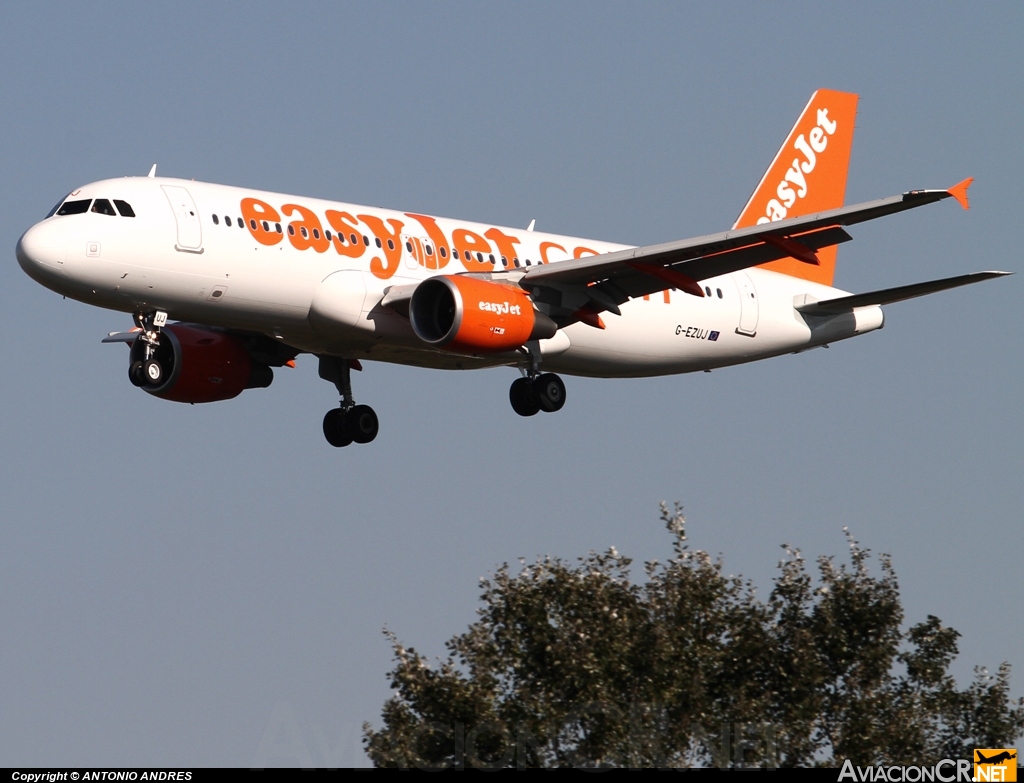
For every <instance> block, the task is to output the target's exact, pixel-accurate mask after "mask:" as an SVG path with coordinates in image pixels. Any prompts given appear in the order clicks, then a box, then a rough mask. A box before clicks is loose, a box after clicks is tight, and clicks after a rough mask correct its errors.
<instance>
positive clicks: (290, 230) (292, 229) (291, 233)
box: [288, 226, 295, 237]
mask: <svg viewBox="0 0 1024 783" xmlns="http://www.w3.org/2000/svg"><path fill="white" fill-rule="evenodd" d="M288 236H290V237H293V236H295V226H288Z"/></svg>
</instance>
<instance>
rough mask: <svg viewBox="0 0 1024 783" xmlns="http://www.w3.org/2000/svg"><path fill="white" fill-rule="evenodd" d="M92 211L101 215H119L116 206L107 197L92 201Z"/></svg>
mask: <svg viewBox="0 0 1024 783" xmlns="http://www.w3.org/2000/svg"><path fill="white" fill-rule="evenodd" d="M92 211H93V212H96V213H98V214H100V215H113V216H114V217H117V213H116V212H115V211H114V207H113V206H111V204H110V202H109V201H107V199H105V198H98V199H96V200H95V201H94V202H93V203H92Z"/></svg>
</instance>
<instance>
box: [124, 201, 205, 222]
mask: <svg viewBox="0 0 1024 783" xmlns="http://www.w3.org/2000/svg"><path fill="white" fill-rule="evenodd" d="M114 206H115V207H117V211H118V212H120V213H121V217H135V210H134V209H132V205H131V204H129V203H128V202H127V201H121V199H119V198H115V199H114ZM213 222H214V223H216V222H217V216H216V215H214V216H213Z"/></svg>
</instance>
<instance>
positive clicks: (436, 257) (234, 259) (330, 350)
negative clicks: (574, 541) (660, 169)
mask: <svg viewBox="0 0 1024 783" xmlns="http://www.w3.org/2000/svg"><path fill="white" fill-rule="evenodd" d="M100 198H102V199H108V200H111V201H112V200H114V199H117V200H122V201H125V202H128V203H129V204H130V205H131V207H132V210H133V211H134V213H135V217H122V216H120V215H111V214H98V213H94V212H85V213H82V214H71V215H63V216H61V215H55V216H52V217H49V218H47V219H45V220H43V221H42V222H40V223H38V224H36V225H35V226H33V227H32V228H30V229H29V230H28V231H27V232H26V233H25V235H24V236H23V237H22V239H21V240H20V242H19V245H18V260H19V262H20V263H21V265H22V267H23V268H24V269H25V271H26V272H27V273H28V274H29V275H31V276H32V277H33V278H34V279H35V280H37V281H38V282H40V283H42V284H43V285H45V286H47V287H48V288H51V289H52V290H54V291H56V292H58V293H60V294H63V295H66V296H69V297H72V298H74V299H78V300H81V301H83V302H87V303H89V304H94V305H97V306H100V307H105V308H109V309H112V310H120V311H124V312H147V311H155V310H162V311H165V312H167V313H168V314H169V315H170V317H171V318H172V319H175V320H181V321H190V322H196V323H201V324H208V325H211V326H220V327H225V328H229V329H245V330H252V331H257V332H261V333H264V334H266V335H269V336H271V337H274V338H276V339H278V340H281V341H282V342H284V343H287V344H288V345H291V346H294V347H295V348H298V349H301V350H303V351H308V352H311V353H315V354H327V355H335V356H345V357H350V358H365V359H371V360H381V361H391V362H398V363H403V364H411V365H417V366H425V367H438V368H453V369H454V368H463V367H465V368H469V367H480V366H487V365H499V364H514V363H515V362H516V361H517V359H516V356H515V355H511V354H501V355H490V356H476V357H474V356H466V355H457V354H452V353H449V352H445V351H442V350H436V349H433V348H431V347H429V346H427V345H425V344H424V343H423V342H421V341H420V340H419V339H418V338H417V337H416V335H415V334H414V333H413V331H412V329H411V327H410V324H409V321H408V319H407V318H405V317H403V316H402V315H401V314H399V313H398V312H395V311H394V310H392V309H391V308H389V307H386V306H382V305H381V300H382V299H383V298H384V296H385V294H386V293H387V291H388V289H389V288H390V287H392V286H408V285H411V284H416V283H418V282H420V281H422V280H424V279H426V278H427V277H430V276H432V275H438V274H459V273H463V272H467V271H470V272H487V271H495V272H503V271H506V270H514V269H515V268H516V266H519V267H520V268H525V267H526V266H527V265H530V266H532V265H536V264H538V263H555V264H557V263H558V262H559V261H560V260H564V259H568V258H574V257H582V256H586V255H597V254H601V253H606V252H610V251H615V250H621V249H624V248H625V247H627V246H625V245H618V244H612V243H609V242H602V241H598V240H590V239H580V238H576V237H567V236H559V235H555V234H544V233H540V232H533V231H527V230H523V229H512V228H508V227H499V226H490V225H484V224H477V223H470V222H467V221H459V220H450V219H445V218H431V217H429V216H425V215H417V214H416V213H403V212H393V211H390V210H384V209H378V208H373V207H363V206H357V205H353V204H343V203H337V202H330V201H324V200H320V199H313V198H305V197H298V196H288V195H284V194H277V193H268V192H263V191H254V190H249V189H245V188H236V187H229V186H224V185H215V184H209V183H203V182H194V181H186V180H176V179H167V178H155V177H126V178H123V179H111V180H104V181H101V182H95V183H92V184H90V185H87V186H85V187H82V188H80V189H79V190H78V191H76V192H75V193H73V194H72V195H71V196H69V199H82V200H84V199H100ZM254 205H255V206H254ZM268 207H269V211H268ZM243 213H244V214H243ZM215 216H216V222H215V221H214V217H215ZM258 216H259V217H261V218H266V217H267V216H269V217H270V219H269V220H266V224H265V225H266V227H265V228H264V220H263V219H257V217H258ZM275 218H276V219H275ZM243 220H244V222H243ZM253 226H256V228H255V229H254V228H253ZM278 227H279V228H278ZM303 232H305V236H303ZM328 232H329V233H328ZM339 234H343V235H344V236H345V240H344V242H340V241H339V239H338V235H339ZM353 238H354V239H355V242H354V243H353V241H352V239H353ZM389 241H390V243H391V244H390V245H389ZM445 243H446V246H445ZM442 248H443V257H442ZM410 249H411V250H410ZM455 252H458V256H459V257H458V258H457V259H456V258H455V257H454V255H455ZM467 253H469V254H470V255H469V258H468V259H467V258H466V255H467ZM503 260H504V264H503ZM701 286H702V287H704V288H705V290H706V291H708V292H709V293H710V295H709V296H705V297H704V298H699V297H695V296H691V295H689V294H686V293H683V292H681V291H677V290H669V291H664V292H662V293H657V294H652V295H651V296H650V297H649V298H640V299H634V300H632V301H629V302H627V303H625V304H624V305H622V307H621V310H622V314H621V316H616V315H612V314H610V313H603V314H602V318H603V321H604V324H605V326H606V328H605V329H598V328H594V327H592V326H589V325H586V324H584V323H575V324H573V325H571V326H568V327H566V328H565V329H563V330H562V331H560V332H559V333H558V334H556V335H555V337H553V338H551V339H549V340H543V341H542V342H541V351H542V355H543V366H544V369H545V370H549V371H554V372H562V373H566V374H570V375H586V376H598V377H636V376H650V375H665V374H672V373H683V372H692V371H695V370H704V369H710V368H714V367H720V366H725V365H730V364H738V363H742V362H748V361H753V360H756V359H762V358H766V357H769V356H775V355H779V354H783V353H789V352H793V351H799V350H804V349H806V348H810V347H814V346H818V345H822V344H825V343H828V342H833V341H835V340H840V339H844V338H847V337H853V336H855V335H858V334H861V333H863V332H867V331H871V330H873V329H877V328H879V327H880V326H881V325H882V321H883V319H882V312H881V309H880V308H879V307H876V306H871V307H864V308H858V309H856V310H854V311H853V312H852V313H846V314H843V315H836V316H830V317H811V316H805V315H801V314H800V313H799V312H797V310H796V309H795V308H794V305H800V304H803V303H804V302H805V301H813V300H824V299H831V298H834V297H837V296H842V295H844V294H845V292H843V291H839V290H837V289H834V288H830V287H827V286H823V285H820V284H817V283H813V282H810V281H807V280H803V279H800V278H796V277H790V276H788V275H783V274H779V273H776V272H771V271H768V270H765V269H760V268H751V269H748V270H746V271H741V272H736V273H733V274H729V275H723V276H721V277H717V278H712V279H708V280H703V281H701Z"/></svg>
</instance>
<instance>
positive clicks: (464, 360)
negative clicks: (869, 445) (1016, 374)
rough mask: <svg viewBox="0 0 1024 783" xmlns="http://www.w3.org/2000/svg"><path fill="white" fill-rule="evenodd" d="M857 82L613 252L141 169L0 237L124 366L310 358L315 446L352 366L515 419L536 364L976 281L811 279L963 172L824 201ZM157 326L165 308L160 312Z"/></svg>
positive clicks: (795, 336) (358, 422) (761, 343)
mask: <svg viewBox="0 0 1024 783" xmlns="http://www.w3.org/2000/svg"><path fill="white" fill-rule="evenodd" d="M856 106H857V96H856V95H853V94H850V93H842V92H835V91H832V90H819V91H818V92H816V93H815V94H814V95H813V96H812V97H811V101H810V103H808V105H807V107H806V108H805V109H804V111H803V113H802V114H801V115H800V119H799V120H797V123H796V125H795V126H794V127H793V130H792V131H791V132H790V134H789V136H788V138H787V139H786V141H785V143H784V144H783V145H782V148H781V149H780V150H779V153H778V155H776V157H775V160H774V161H773V162H772V164H771V166H769V167H768V171H767V172H766V173H765V175H764V177H763V178H762V180H761V182H760V184H759V185H758V186H757V189H756V190H755V191H754V194H753V196H751V198H750V201H748V202H747V205H746V206H745V207H744V209H743V211H742V212H741V213H740V216H739V219H738V220H737V221H736V223H735V225H733V227H732V228H731V229H730V230H728V231H723V232H722V233H719V234H711V235H708V236H702V237H697V238H695V239H684V240H679V241H676V242H666V243H664V244H659V245H649V246H646V247H628V246H625V245H618V244H613V243H610V242H604V241H598V240H593V239H579V238H576V237H568V236H559V235H556V234H545V233H542V232H539V231H534V230H533V224H532V223H531V224H530V227H529V228H527V229H525V230H523V229H515V228H507V227H499V226H491V225H487V224H477V223H470V222H467V221H462V220H450V219H446V218H439V217H432V216H430V215H422V214H418V213H413V212H392V211H389V210H384V209H377V208H373V207H362V206H356V205H353V204H343V203H336V202H332V201H323V200H320V199H313V198H305V197H299V196H288V195H283V194H278V193H267V192H262V191H256V190H251V189H249V188H236V187H228V186H225V185H213V184H208V183H204V182H195V181H191V180H180V179H167V178H163V177H157V176H155V173H156V167H155V166H154V167H153V170H151V171H150V173H149V176H148V177H134V178H133V177H127V178H123V179H109V180H103V181H101V182H94V183H92V184H90V185H85V186H83V187H81V188H77V189H76V190H74V191H72V192H71V193H70V194H69V195H68V196H67V197H66V198H64V199H62V200H61V201H60V203H59V204H57V206H55V207H54V208H53V209H52V210H51V211H50V214H49V215H47V216H46V219H44V220H43V221H42V222H40V223H37V224H36V225H35V226H33V227H32V228H30V229H29V230H28V231H26V232H25V234H24V236H22V237H21V239H20V241H19V242H18V247H17V256H18V262H19V263H20V264H21V267H22V268H23V269H24V270H25V271H26V272H27V273H28V274H29V275H30V276H31V277H32V278H34V279H35V280H37V281H38V282H40V283H42V284H43V285H45V286H47V287H48V288H51V289H52V290H54V291H56V292H57V293H60V294H63V295H65V296H70V297H72V298H74V299H78V300H81V301H83V302H87V303H89V304H94V305H97V306H99V307H106V308H109V309H111V310H120V311H123V312H126V313H132V314H133V316H134V319H135V328H134V329H133V330H132V331H129V332H120V333H116V332H115V333H111V334H110V335H109V336H108V337H107V338H106V341H107V342H125V343H128V344H129V345H130V346H131V350H130V357H129V371H128V376H129V378H130V380H131V382H132V383H133V384H135V385H136V386H139V387H141V388H142V389H143V390H145V391H147V392H149V393H150V394H153V395H155V396H157V397H162V398H164V399H168V400H174V401H177V402H191V403H195V402H214V401H216V400H227V399H230V398H232V397H235V396H236V395H238V394H239V393H241V392H242V390H243V389H251V388H257V387H265V386H268V385H269V384H270V382H271V380H272V379H273V370H272V368H275V367H283V366H294V362H295V357H296V356H297V355H298V354H300V353H310V354H313V355H315V356H317V357H318V358H319V369H320V377H321V378H324V379H325V380H328V381H330V382H332V383H334V384H335V386H336V387H337V389H338V392H339V394H340V396H341V403H340V405H339V407H337V408H335V409H333V410H331V411H329V412H328V413H327V415H326V416H325V417H324V421H323V430H324V435H325V436H326V437H327V440H328V441H329V442H330V443H331V444H332V445H334V446H345V445H348V444H349V443H352V442H353V441H355V442H357V443H367V442H369V441H371V440H373V439H374V437H375V436H376V435H377V428H378V424H377V416H376V414H375V413H374V412H373V409H372V408H370V407H368V406H366V405H356V404H355V401H354V399H353V396H352V386H351V381H350V371H351V370H353V369H355V370H359V369H361V364H360V362H361V361H362V360H377V361H386V362H396V363H399V364H409V365H414V366H418V367H435V368H444V369H471V368H477V367H493V366H499V365H503V366H509V367H516V368H518V370H519V373H520V377H519V378H517V379H516V380H515V381H514V382H513V383H512V387H511V390H510V392H509V396H510V398H511V402H512V407H513V409H514V410H515V411H516V413H518V414H520V415H522V416H532V415H534V414H536V413H537V412H538V411H546V412H552V411H557V410H559V409H560V408H561V407H562V405H563V404H564V403H565V385H564V384H563V382H562V380H561V379H560V378H559V376H558V375H557V374H556V373H564V374H566V375H585V376H593V377H605V378H608V377H638V376H652V375H666V374H672V373H684V372H694V371H696V370H710V369H712V368H715V367H724V366H727V365H731V364H740V363H743V362H750V361H754V360H756V359H764V358H767V357H769V356H778V355H780V354H786V353H792V352H795V351H802V350H805V349H808V348H813V347H816V346H820V345H825V344H827V343H831V342H835V341H836V340H844V339H846V338H848V337H854V336H856V335H860V334H864V333H865V332H870V331H872V330H874V329H878V328H880V327H881V326H882V323H883V316H882V310H881V308H880V305H883V304H887V303H890V302H897V301H899V300H902V299H908V298H910V297H915V296H921V295H923V294H930V293H933V292H935V291H941V290H943V289H946V288H953V287H955V286H960V285H965V284H968V283H974V282H978V281H980V280H986V279H988V278H992V277H997V276H999V275H1003V274H1008V273H1005V272H977V273H974V274H968V275H962V276H959V277H953V278H948V279H944V280H933V281H931V282H926V283H918V284H915V285H906V286H901V287H898V288H886V289H882V290H879V291H873V292H871V293H865V294H855V295H851V294H849V293H848V292H846V291H842V290H839V289H836V288H833V287H832V278H833V272H834V269H835V261H836V246H837V245H838V244H840V243H842V242H846V241H847V240H849V239H850V238H851V237H850V235H849V234H848V233H847V231H846V229H847V227H849V226H851V225H853V224H855V223H860V222H862V221H865V220H873V219H874V218H878V217H882V216H883V215H889V214H892V213H894V212H901V211H903V210H905V209H911V208H913V207H919V206H923V205H925V204H931V203H932V202H935V201H940V200H942V199H945V198H947V197H953V198H954V199H955V200H956V201H958V202H959V203H960V204H961V206H963V207H964V208H965V209H966V208H967V187H968V185H969V184H970V182H971V180H969V179H967V180H964V181H963V182H961V183H960V184H958V185H955V186H953V187H951V188H949V189H948V190H912V191H909V192H907V193H904V194H902V195H899V196H893V197H891V198H884V199H880V200H877V201H869V202H866V203H863V204H856V205H853V206H843V196H844V191H845V188H846V171H847V164H848V162H849V157H850V147H851V144H852V142H853V127H854V117H855V114H856ZM172 318H173V319H174V322H171V320H170V319H172Z"/></svg>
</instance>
